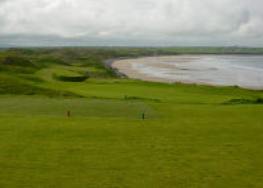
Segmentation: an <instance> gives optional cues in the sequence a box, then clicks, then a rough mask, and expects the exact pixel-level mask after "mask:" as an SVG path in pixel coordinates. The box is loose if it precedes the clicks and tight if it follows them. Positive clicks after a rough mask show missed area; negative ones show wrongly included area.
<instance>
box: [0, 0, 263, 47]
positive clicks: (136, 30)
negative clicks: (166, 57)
mask: <svg viewBox="0 0 263 188" xmlns="http://www.w3.org/2000/svg"><path fill="white" fill-rule="evenodd" d="M262 6H263V2H262V1H261V0H132V1H131V0H111V1H110V0H38V1H35V0H8V1H6V0H0V24H1V27H0V36H1V38H2V39H3V38H5V40H6V39H7V38H8V39H9V40H11V38H10V36H12V35H13V36H14V35H15V36H20V37H21V38H23V37H25V36H26V37H25V38H26V39H27V40H29V38H30V36H44V38H46V37H47V36H50V37H51V36H52V37H51V38H53V37H56V38H57V40H59V41H62V42H63V41H71V42H72V41H86V42H87V43H88V42H89V41H91V40H90V39H93V40H95V41H98V43H100V42H102V43H103V41H105V43H109V44H110V43H112V44H115V43H116V42H118V43H125V44H129V43H130V44H132V43H136V44H138V42H140V43H147V44H162V43H164V44H168V45H169V44H171V45H173V44H175V45H176V44H180V45H181V44H183V43H186V44H189V45H198V44H205V45H207V44H208V45H209V44H211V45H213V44H218V45H229V43H231V44H232V43H234V44H240V45H260V42H261V41H263V13H262V12H263V11H261V7H262ZM1 38H0V39H1ZM40 38H41V37H40ZM62 39H63V40H62ZM83 39H87V40H83ZM34 40H40V39H39V37H31V41H34ZM184 41H185V42H184ZM229 41H230V42H229ZM0 42H1V41H0ZM12 42H15V41H14V40H12ZM262 45H263V44H262Z"/></svg>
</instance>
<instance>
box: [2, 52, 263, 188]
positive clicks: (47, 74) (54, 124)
mask: <svg viewBox="0 0 263 188" xmlns="http://www.w3.org/2000/svg"><path fill="white" fill-rule="evenodd" d="M100 50H101V51H100ZM118 50H119V51H118ZM118 50H117V49H111V51H110V52H108V51H107V50H105V49H88V50H87V49H77V50H73V49H57V50H55V49H39V50H35V49H21V50H11V52H10V51H6V52H1V53H2V54H0V56H1V55H2V56H4V55H6V54H8V55H9V53H12V55H14V54H17V55H19V57H23V58H26V59H28V60H29V61H30V62H31V63H33V64H34V65H35V66H36V67H37V68H34V71H32V72H31V73H28V72H27V73H25V72H23V71H18V72H17V71H16V70H15V69H14V71H13V69H9V70H3V71H1V72H0V93H1V95H0V132H1V134H0V151H1V152H0V169H1V170H0V187H8V188H9V187H22V188H23V187H25V188H28V187H83V188H84V187H85V188H86V187H187V188H188V187H202V188H203V187H204V188H205V187H207V188H210V187H218V188H221V187H231V188H233V187H238V188H240V187H262V186H263V181H262V176H263V170H262V168H261V167H262V165H263V160H262V159H263V152H262V150H261V147H262V146H263V137H262V131H263V127H262V123H263V118H262V113H263V105H262V104H261V99H262V98H263V92H262V91H249V90H244V89H240V88H236V87H209V86H199V85H184V84H179V83H178V84H161V83H149V82H143V81H137V80H129V79H120V78H118V77H116V75H113V74H112V73H111V72H107V71H108V69H107V68H105V67H104V66H103V64H101V63H102V62H101V60H103V59H104V58H106V57H107V58H112V57H114V56H118V55H120V54H123V55H127V54H129V55H131V56H132V55H135V54H137V55H138V53H139V52H140V55H141V54H147V53H149V51H147V50H146V51H143V50H142V49H133V50H130V51H129V49H118ZM161 50H163V49H161ZM87 51H88V52H87ZM100 53H101V54H100ZM83 56H85V57H86V58H84V57H83ZM82 58H84V59H82ZM88 62H89V63H88ZM91 62H92V63H91ZM86 63H87V65H86ZM14 67H18V66H14ZM20 67H21V66H20ZM26 67H27V66H22V67H21V68H22V69H23V68H26ZM92 71H93V72H103V74H102V75H99V74H97V75H92V74H90V77H89V78H88V79H87V80H85V81H83V82H64V81H61V80H58V79H55V78H54V77H53V76H52V75H53V74H54V73H55V74H58V75H65V76H76V75H77V76H78V75H83V74H85V73H86V72H92ZM64 94H65V95H69V96H68V97H65V96H64ZM68 111H70V112H71V113H70V114H71V116H70V117H68V116H67V112H68ZM143 113H144V114H145V117H146V119H145V120H143V119H142V114H143Z"/></svg>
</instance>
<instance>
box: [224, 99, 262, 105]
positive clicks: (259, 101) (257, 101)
mask: <svg viewBox="0 0 263 188" xmlns="http://www.w3.org/2000/svg"><path fill="white" fill-rule="evenodd" d="M224 104H263V98H256V99H231V100H229V101H227V102H225V103H224Z"/></svg>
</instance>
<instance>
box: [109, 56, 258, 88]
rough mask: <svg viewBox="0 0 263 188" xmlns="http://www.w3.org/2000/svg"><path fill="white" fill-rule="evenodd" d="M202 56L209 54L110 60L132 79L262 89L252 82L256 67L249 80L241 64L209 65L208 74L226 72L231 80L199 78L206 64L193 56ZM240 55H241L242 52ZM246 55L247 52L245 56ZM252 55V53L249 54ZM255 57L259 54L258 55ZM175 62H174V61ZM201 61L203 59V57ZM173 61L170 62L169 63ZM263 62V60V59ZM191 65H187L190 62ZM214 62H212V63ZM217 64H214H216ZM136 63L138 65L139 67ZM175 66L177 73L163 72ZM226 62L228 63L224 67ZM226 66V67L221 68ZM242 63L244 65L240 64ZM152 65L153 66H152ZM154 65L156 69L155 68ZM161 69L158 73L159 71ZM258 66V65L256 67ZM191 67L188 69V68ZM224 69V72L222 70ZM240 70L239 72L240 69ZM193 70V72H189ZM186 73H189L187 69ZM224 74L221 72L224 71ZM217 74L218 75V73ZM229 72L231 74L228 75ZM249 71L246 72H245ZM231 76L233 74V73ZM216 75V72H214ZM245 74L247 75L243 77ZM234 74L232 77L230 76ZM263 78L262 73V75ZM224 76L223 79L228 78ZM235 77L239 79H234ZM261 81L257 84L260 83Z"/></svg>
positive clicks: (198, 57) (114, 67)
mask: <svg viewBox="0 0 263 188" xmlns="http://www.w3.org/2000/svg"><path fill="white" fill-rule="evenodd" d="M202 56H206V55H175V56H148V57H138V58H119V59H111V63H110V64H108V65H109V66H110V67H111V68H112V69H113V70H116V71H118V72H119V73H121V74H122V75H125V77H128V78H131V79H137V80H143V81H150V82H159V83H170V84H172V83H182V84H195V85H206V86H213V87H239V88H243V89H248V90H257V91H261V90H263V85H262V84H263V83H262V82H260V83H253V79H254V80H255V78H257V77H255V75H253V74H254V73H253V71H252V73H251V75H250V79H251V80H252V81H250V80H248V81H247V80H246V78H245V77H247V75H246V72H245V71H247V70H246V69H244V70H242V69H240V67H238V68H239V69H237V70H235V69H233V70H228V68H229V67H227V66H228V65H223V66H222V65H220V66H221V67H219V68H221V69H222V70H221V69H219V70H217V69H216V68H210V69H208V70H207V72H205V73H207V74H210V76H211V74H213V71H214V72H216V73H217V74H218V75H219V76H221V77H223V78H224V74H225V76H226V78H224V79H225V80H227V79H228V78H227V76H228V77H230V78H229V81H228V80H227V81H228V82H220V81H218V82H216V79H214V80H205V79H203V80H202V79H198V77H196V78H195V77H194V76H196V74H197V73H198V71H203V70H199V69H201V68H207V67H205V66H207V65H206V64H205V65H202V66H203V67H201V68H200V66H199V64H197V65H195V64H194V63H195V62H194V61H193V60H196V59H197V60H200V59H201V57H202ZM206 57H209V58H210V57H216V56H215V55H211V56H206ZM221 57H234V56H233V55H227V56H221ZM239 57H241V56H239ZM243 57H244V56H243ZM250 57H251V56H250ZM255 57H256V56H255ZM260 57H261V56H260ZM164 60H165V61H167V62H168V63H167V64H165V63H164V64H163V63H160V62H162V61H164ZM173 62H175V63H173ZM200 62H201V61H200ZM169 63H171V64H169ZM262 63H263V62H262ZM186 65H187V66H188V67H187V66H186ZM209 65H210V66H211V64H209ZM213 65H214V64H213ZM136 66H137V67H136ZM172 66H174V67H175V68H173V71H174V72H175V73H176V74H175V73H173V74H174V75H172V76H171V75H165V74H162V71H164V70H168V69H169V68H171V67H172ZM224 66H226V67H224ZM222 67H223V68H222ZM241 67H242V66H241ZM151 69H152V70H151ZM153 69H154V71H155V72H154V71H153ZM224 69H225V70H227V71H228V72H226V73H224V72H223V71H224ZM156 70H160V71H159V72H161V73H158V71H156ZM255 70H257V68H255ZM187 71H188V72H187ZM220 71H221V72H220ZM231 71H232V72H231ZM238 71H239V72H238ZM259 71H262V70H261V69H260V70H257V72H256V75H257V74H261V72H259ZM185 72H187V73H188V74H189V75H188V77H187V78H184V77H186V76H185V75H184V73H185ZM189 72H190V73H189ZM231 73H236V74H237V75H238V76H239V77H240V75H239V74H241V73H242V74H243V76H242V79H241V81H240V78H238V79H237V78H235V75H231ZM185 74H186V73H185ZM221 74H222V75H221ZM218 75H215V77H216V76H218ZM229 75H230V76H229ZM245 75H246V76H245ZM231 76H232V77H231ZM211 77H212V78H213V75H212V76H211ZM243 77H244V78H243ZM231 78H232V79H233V78H234V79H233V80H231ZM260 78H262V77H260ZM225 80H224V81H225ZM235 81H240V82H237V84H236V83H235ZM257 84H258V85H257Z"/></svg>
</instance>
